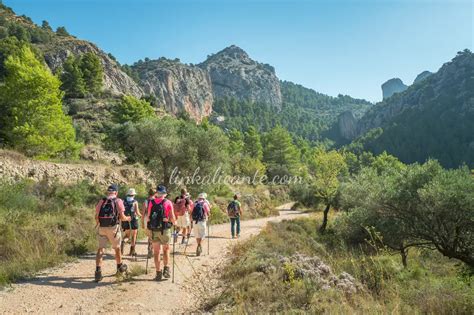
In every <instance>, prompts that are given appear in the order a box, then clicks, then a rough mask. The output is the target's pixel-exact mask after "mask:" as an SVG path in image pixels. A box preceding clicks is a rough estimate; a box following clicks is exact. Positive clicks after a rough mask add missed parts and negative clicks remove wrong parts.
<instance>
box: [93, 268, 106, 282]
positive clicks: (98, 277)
mask: <svg viewBox="0 0 474 315" xmlns="http://www.w3.org/2000/svg"><path fill="white" fill-rule="evenodd" d="M103 278H104V277H102V271H97V270H96V272H95V275H94V281H95V282H99V281H101V280H102V279H103Z"/></svg>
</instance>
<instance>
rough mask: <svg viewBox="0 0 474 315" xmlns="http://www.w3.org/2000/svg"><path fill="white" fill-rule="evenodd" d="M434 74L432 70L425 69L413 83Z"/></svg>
mask: <svg viewBox="0 0 474 315" xmlns="http://www.w3.org/2000/svg"><path fill="white" fill-rule="evenodd" d="M432 74H433V73H432V72H429V71H423V72H422V73H420V74H419V75H417V76H416V78H415V80H414V81H413V84H416V83H418V82H421V81H423V80H424V79H426V78H427V77H429V76H430V75H432Z"/></svg>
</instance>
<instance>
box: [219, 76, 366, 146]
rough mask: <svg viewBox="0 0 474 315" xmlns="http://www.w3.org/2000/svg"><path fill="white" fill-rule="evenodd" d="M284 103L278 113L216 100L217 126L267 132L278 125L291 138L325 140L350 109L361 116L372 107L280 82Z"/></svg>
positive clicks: (268, 108) (260, 106) (266, 107)
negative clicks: (220, 119)
mask: <svg viewBox="0 0 474 315" xmlns="http://www.w3.org/2000/svg"><path fill="white" fill-rule="evenodd" d="M281 91H282V96H283V104H282V108H281V110H280V111H278V110H276V109H275V107H274V106H272V105H268V104H260V103H252V102H242V101H237V100H235V99H218V100H216V101H215V102H214V106H213V109H214V111H215V113H216V115H223V116H224V117H225V119H226V120H225V121H224V122H223V123H222V124H220V125H222V127H223V128H225V129H237V130H240V131H247V130H248V129H249V128H250V127H254V128H256V130H258V131H269V130H271V129H272V128H274V127H275V126H277V125H281V126H282V127H284V128H285V129H287V130H288V131H289V132H290V133H291V134H292V135H293V136H294V137H296V138H297V137H302V138H304V139H307V140H309V141H325V138H324V131H326V130H328V129H329V128H330V126H331V125H332V124H333V123H334V122H335V121H336V119H337V117H338V116H339V114H341V113H343V112H345V111H348V110H351V111H353V112H354V113H355V115H357V117H360V116H361V115H362V114H363V113H364V112H365V111H366V110H367V109H369V108H370V107H371V106H372V104H371V103H369V102H367V101H365V100H358V99H354V98H351V97H350V96H346V95H344V96H343V95H339V96H338V97H331V96H327V95H324V94H321V93H317V92H315V91H313V90H311V89H307V88H305V87H303V86H301V85H298V84H294V83H291V82H286V81H283V82H281Z"/></svg>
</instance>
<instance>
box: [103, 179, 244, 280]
mask: <svg viewBox="0 0 474 315" xmlns="http://www.w3.org/2000/svg"><path fill="white" fill-rule="evenodd" d="M135 196H136V191H135V189H133V188H130V189H129V190H128V192H127V196H126V198H125V199H124V200H122V199H120V198H119V197H118V186H117V185H116V184H112V185H110V186H109V187H108V188H107V196H106V197H103V198H102V199H101V200H99V202H98V203H97V205H96V207H95V213H96V215H95V220H96V227H98V231H97V235H98V243H99V248H98V250H97V255H96V270H95V281H96V282H99V281H101V280H102V279H103V276H102V260H103V255H104V249H105V247H106V246H107V244H108V243H110V244H111V246H112V249H114V251H115V261H116V263H117V273H118V274H122V273H126V272H127V265H126V264H125V263H123V262H122V256H123V251H124V247H125V244H126V243H127V241H128V242H129V243H130V253H129V255H130V256H135V257H136V256H137V253H136V249H135V248H136V244H137V236H138V228H139V225H140V224H139V219H140V223H141V225H142V226H143V227H144V228H145V231H146V235H147V237H148V253H147V258H152V257H153V258H154V262H155V269H156V276H155V280H157V281H161V280H163V278H165V279H168V278H170V276H171V275H170V267H169V262H170V242H171V241H172V242H173V245H174V243H176V242H177V241H178V237H179V233H180V232H181V235H182V239H181V244H186V246H187V244H188V242H189V239H190V237H191V232H192V231H193V233H194V236H195V238H196V243H197V246H196V256H200V255H201V253H202V242H203V240H204V239H205V237H206V236H207V234H208V225H207V223H208V220H209V218H210V215H211V204H210V202H209V201H208V200H207V194H206V193H200V194H199V195H198V198H197V200H195V201H192V199H191V196H190V194H189V193H188V192H187V190H186V189H184V188H183V189H181V194H180V195H179V196H177V197H176V198H175V199H174V201H171V200H170V199H168V198H167V196H168V193H167V190H166V187H165V186H163V185H159V186H158V187H157V188H156V190H154V189H150V190H149V192H148V198H147V199H146V200H145V201H144V202H143V204H142V207H141V210H140V206H139V203H138V201H137V200H136V199H135ZM238 199H239V195H238V194H235V195H234V197H233V200H232V201H231V202H230V203H229V205H228V206H227V214H228V216H229V218H230V222H231V235H232V238H235V237H237V238H238V237H240V218H241V216H242V206H241V204H240V202H239V200H238ZM161 251H163V269H161V262H160V253H161Z"/></svg>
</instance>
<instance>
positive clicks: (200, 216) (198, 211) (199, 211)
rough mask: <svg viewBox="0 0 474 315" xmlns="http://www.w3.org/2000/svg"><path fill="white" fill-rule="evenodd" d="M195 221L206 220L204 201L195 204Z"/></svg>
mask: <svg viewBox="0 0 474 315" xmlns="http://www.w3.org/2000/svg"><path fill="white" fill-rule="evenodd" d="M192 216H193V221H194V222H196V223H198V222H200V221H204V218H205V215H204V202H196V203H195V204H194V209H193V214H192Z"/></svg>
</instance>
